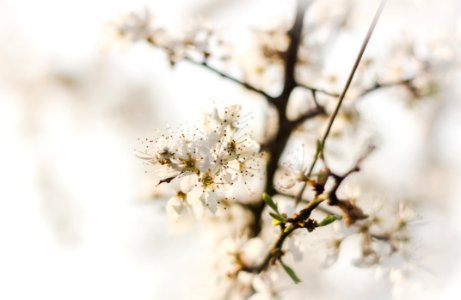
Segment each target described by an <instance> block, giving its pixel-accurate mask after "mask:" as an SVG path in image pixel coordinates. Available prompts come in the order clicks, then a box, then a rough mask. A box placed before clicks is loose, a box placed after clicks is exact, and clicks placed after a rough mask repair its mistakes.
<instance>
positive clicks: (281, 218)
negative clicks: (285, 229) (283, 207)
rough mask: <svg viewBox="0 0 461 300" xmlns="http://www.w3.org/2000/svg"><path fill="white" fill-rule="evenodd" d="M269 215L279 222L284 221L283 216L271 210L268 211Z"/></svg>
mask: <svg viewBox="0 0 461 300" xmlns="http://www.w3.org/2000/svg"><path fill="white" fill-rule="evenodd" d="M269 215H271V217H272V218H274V219H275V220H278V221H280V222H285V221H286V220H285V218H284V217H283V216H281V215H279V214H275V213H273V212H269Z"/></svg>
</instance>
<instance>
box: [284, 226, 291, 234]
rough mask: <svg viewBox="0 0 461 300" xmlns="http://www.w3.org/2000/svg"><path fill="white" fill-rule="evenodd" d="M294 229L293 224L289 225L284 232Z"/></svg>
mask: <svg viewBox="0 0 461 300" xmlns="http://www.w3.org/2000/svg"><path fill="white" fill-rule="evenodd" d="M290 230H293V226H288V227H286V228H285V229H284V230H283V233H287V232H288V231H290Z"/></svg>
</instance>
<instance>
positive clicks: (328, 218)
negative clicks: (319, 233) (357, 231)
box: [319, 215, 341, 227]
mask: <svg viewBox="0 0 461 300" xmlns="http://www.w3.org/2000/svg"><path fill="white" fill-rule="evenodd" d="M339 219H341V217H340V216H337V215H328V216H326V217H325V219H323V220H322V222H320V223H319V227H321V226H327V225H328V224H331V223H333V222H334V221H336V220H339Z"/></svg>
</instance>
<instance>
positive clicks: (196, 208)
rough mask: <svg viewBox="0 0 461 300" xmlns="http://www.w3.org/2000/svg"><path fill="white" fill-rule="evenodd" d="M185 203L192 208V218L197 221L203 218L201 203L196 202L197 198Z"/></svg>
mask: <svg viewBox="0 0 461 300" xmlns="http://www.w3.org/2000/svg"><path fill="white" fill-rule="evenodd" d="M188 199H189V195H188ZM187 202H188V203H189V205H190V206H191V207H192V211H193V212H194V216H195V217H196V218H197V219H201V218H202V217H203V212H204V209H203V203H202V202H201V201H200V200H198V199H197V198H195V199H194V198H192V199H191V200H188V201H187Z"/></svg>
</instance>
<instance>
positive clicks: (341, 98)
mask: <svg viewBox="0 0 461 300" xmlns="http://www.w3.org/2000/svg"><path fill="white" fill-rule="evenodd" d="M386 1H387V0H382V1H381V4H380V6H379V8H378V10H377V11H376V14H375V16H374V18H373V21H372V22H371V25H370V27H369V29H368V32H367V34H366V36H365V39H364V40H363V43H362V46H361V48H360V51H359V53H358V55H357V58H356V59H355V62H354V66H353V67H352V70H351V72H350V73H349V77H348V78H347V81H346V84H345V85H344V89H343V91H342V92H341V95H340V96H339V99H338V103H337V105H336V108H335V110H334V111H333V114H332V115H331V117H330V121H329V122H328V125H327V128H326V130H325V133H324V134H323V137H322V140H321V141H320V151H317V152H316V153H315V156H314V160H313V161H312V164H311V166H310V168H309V171H308V173H307V175H306V177H307V178H309V177H310V176H311V175H312V172H313V170H314V167H315V164H316V163H317V160H318V159H319V157H320V156H321V155H323V149H325V142H326V140H327V139H328V136H329V134H330V131H331V128H332V126H333V123H334V121H335V119H336V117H337V115H338V112H339V109H340V108H341V105H342V103H343V101H344V98H345V97H346V93H347V91H348V90H349V87H350V85H351V83H352V79H353V78H354V75H355V72H356V71H357V68H358V66H359V64H360V61H361V60H362V57H363V54H364V53H365V49H366V48H367V45H368V42H369V41H370V38H371V35H372V33H373V31H374V29H375V27H376V24H377V23H378V20H379V17H380V15H381V13H382V11H383V9H384V5H385V4H386ZM306 187H307V182H305V183H304V185H303V187H302V188H301V191H300V192H299V194H298V196H297V199H301V197H302V194H303V193H304V191H305V189H306Z"/></svg>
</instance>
